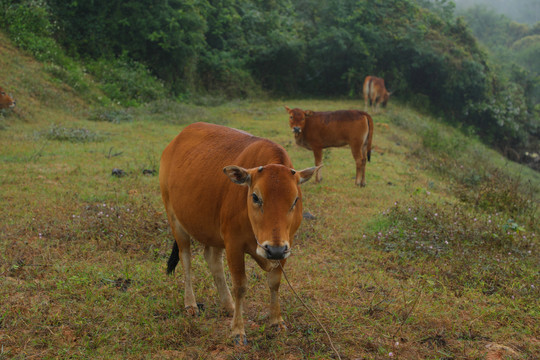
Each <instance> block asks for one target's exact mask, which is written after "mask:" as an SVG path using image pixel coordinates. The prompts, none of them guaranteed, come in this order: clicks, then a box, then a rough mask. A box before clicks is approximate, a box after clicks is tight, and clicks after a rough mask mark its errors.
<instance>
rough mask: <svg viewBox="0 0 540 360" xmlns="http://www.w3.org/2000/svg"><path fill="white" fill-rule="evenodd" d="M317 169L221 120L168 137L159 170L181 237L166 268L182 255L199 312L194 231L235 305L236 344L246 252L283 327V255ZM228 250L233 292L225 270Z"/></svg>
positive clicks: (190, 303) (226, 300)
mask: <svg viewBox="0 0 540 360" xmlns="http://www.w3.org/2000/svg"><path fill="white" fill-rule="evenodd" d="M317 170H318V169H317V168H309V169H305V170H302V171H295V170H293V169H292V163H291V160H290V158H289V156H288V154H287V152H286V151H285V149H284V148H283V147H281V146H280V145H277V144H275V143H273V142H272V141H270V140H266V139H262V138H259V137H255V136H253V135H250V134H248V133H246V132H243V131H239V130H235V129H230V128H227V127H224V126H219V125H213V124H206V123H195V124H192V125H189V126H187V127H186V128H185V129H184V130H183V131H182V132H180V134H179V135H178V136H176V138H175V139H174V140H173V141H171V143H170V144H169V145H168V146H167V147H166V148H165V150H164V151H163V155H162V156H161V164H160V170H159V183H160V187H161V195H162V198H163V202H164V204H165V209H166V211H167V216H168V219H169V224H170V226H171V229H172V233H173V235H174V237H175V239H176V242H175V243H174V245H173V251H172V253H171V256H170V258H169V261H168V267H167V272H168V273H171V272H173V271H174V269H175V267H176V265H177V264H178V261H179V259H181V260H182V266H183V269H184V276H185V293H184V305H185V307H186V310H187V312H188V314H190V315H196V314H197V313H198V308H197V303H196V302H195V295H194V293H193V289H192V281H191V267H190V266H191V264H190V261H191V260H190V258H191V250H190V239H194V240H197V241H198V242H200V243H202V244H203V245H204V257H205V259H206V261H207V263H208V266H209V267H210V271H211V272H212V275H213V277H214V281H215V284H216V287H217V290H218V293H219V297H220V299H221V303H222V305H223V306H224V307H225V309H226V310H227V311H228V312H229V313H233V320H232V323H231V328H232V335H233V337H234V340H235V342H236V343H237V344H247V339H246V335H245V331H244V321H243V319H242V309H243V303H244V296H245V293H246V286H247V279H246V272H245V265H244V254H245V253H247V254H249V255H251V257H253V259H255V261H256V262H257V263H258V264H259V266H261V268H263V269H264V270H265V271H267V272H268V285H269V287H270V294H271V299H270V323H271V324H272V325H275V326H277V327H278V328H279V329H282V328H285V326H284V323H283V319H282V318H281V311H280V307H279V301H278V289H279V285H280V281H281V268H280V267H279V263H281V265H282V266H283V265H284V264H285V259H286V258H287V257H288V256H289V255H290V254H291V246H292V241H293V237H294V233H295V232H296V230H297V229H298V227H299V226H300V222H301V221H302V193H301V191H300V188H299V186H298V185H300V184H302V183H303V182H305V181H307V180H309V178H310V177H311V176H312V175H313V173H314V172H316V171H317ZM223 173H225V174H223ZM223 250H225V254H226V259H227V263H228V265H229V269H230V271H231V275H232V292H233V295H234V297H232V296H231V293H230V292H229V288H228V287H227V283H226V281H225V275H224V273H223Z"/></svg>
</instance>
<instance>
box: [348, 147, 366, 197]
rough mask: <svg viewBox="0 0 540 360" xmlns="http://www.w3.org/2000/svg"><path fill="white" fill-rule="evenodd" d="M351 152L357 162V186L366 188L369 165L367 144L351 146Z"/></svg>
mask: <svg viewBox="0 0 540 360" xmlns="http://www.w3.org/2000/svg"><path fill="white" fill-rule="evenodd" d="M351 151H352V155H353V157H354V161H355V162H356V180H355V182H354V183H355V184H356V185H360V186H361V187H364V186H366V163H367V144H366V143H365V142H364V143H363V144H351Z"/></svg>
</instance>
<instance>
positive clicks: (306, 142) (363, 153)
mask: <svg viewBox="0 0 540 360" xmlns="http://www.w3.org/2000/svg"><path fill="white" fill-rule="evenodd" d="M285 109H286V110H287V112H288V113H289V126H290V127H291V129H292V131H293V133H294V140H295V141H296V144H297V145H300V146H302V147H304V148H306V149H308V150H313V155H314V156H315V166H320V165H321V164H322V149H324V148H328V147H339V146H345V145H350V147H351V151H352V155H353V157H354V160H355V161H356V181H355V183H356V185H360V186H366V179H365V173H366V160H367V161H369V160H371V143H372V139H373V119H372V118H371V116H369V114H368V113H366V112H363V111H359V110H339V111H329V112H315V111H311V110H306V111H303V110H301V109H292V110H291V109H289V108H288V107H287V106H285ZM321 180H322V176H321V172H320V171H318V172H317V175H316V177H315V181H316V182H320V181H321Z"/></svg>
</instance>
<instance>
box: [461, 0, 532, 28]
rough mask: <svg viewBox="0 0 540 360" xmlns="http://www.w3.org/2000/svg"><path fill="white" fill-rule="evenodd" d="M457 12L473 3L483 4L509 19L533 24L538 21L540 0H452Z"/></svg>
mask: <svg viewBox="0 0 540 360" xmlns="http://www.w3.org/2000/svg"><path fill="white" fill-rule="evenodd" d="M454 2H455V3H456V6H457V9H458V12H460V11H462V10H465V9H467V8H468V7H471V6H474V5H485V6H486V7H488V8H492V9H494V10H495V11H496V12H498V13H501V14H504V15H506V16H508V17H509V18H510V19H512V20H514V21H517V22H520V23H525V24H535V23H537V22H539V21H540V0H454Z"/></svg>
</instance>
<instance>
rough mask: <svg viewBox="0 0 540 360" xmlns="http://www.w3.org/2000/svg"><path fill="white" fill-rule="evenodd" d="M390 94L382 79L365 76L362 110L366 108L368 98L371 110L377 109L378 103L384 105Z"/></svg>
mask: <svg viewBox="0 0 540 360" xmlns="http://www.w3.org/2000/svg"><path fill="white" fill-rule="evenodd" d="M390 94H391V93H390V92H388V91H387V90H386V87H385V86H384V79H381V78H378V77H376V76H366V78H365V79H364V110H367V107H368V100H369V105H370V106H371V108H372V109H373V111H377V110H378V109H379V105H380V104H382V106H383V107H386V104H387V103H388V99H390Z"/></svg>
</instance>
